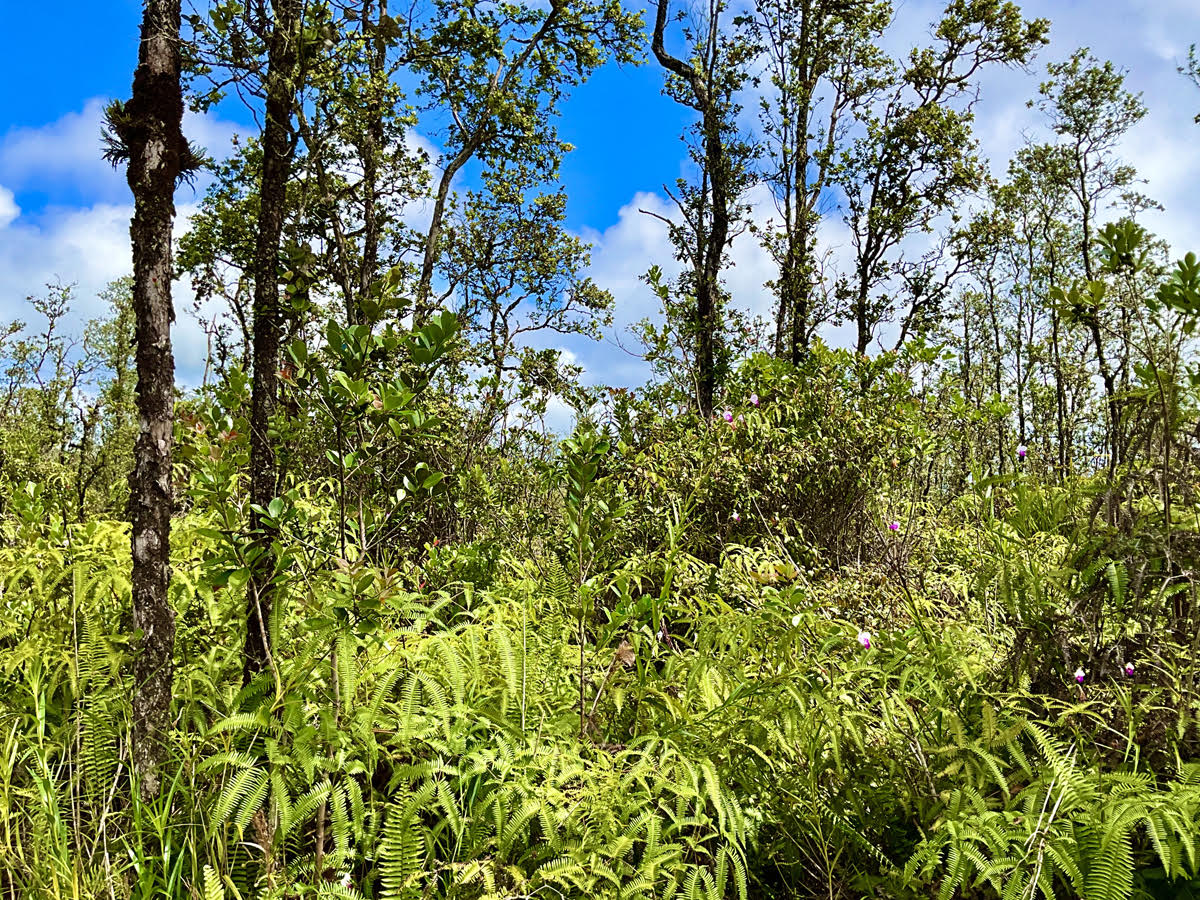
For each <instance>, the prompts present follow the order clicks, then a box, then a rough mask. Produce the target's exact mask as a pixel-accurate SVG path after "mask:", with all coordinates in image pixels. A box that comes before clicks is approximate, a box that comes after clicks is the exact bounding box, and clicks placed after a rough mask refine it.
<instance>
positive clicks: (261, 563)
mask: <svg viewBox="0 0 1200 900" xmlns="http://www.w3.org/2000/svg"><path fill="white" fill-rule="evenodd" d="M273 10H274V14H275V23H274V25H273V27H272V29H271V36H270V39H269V47H268V51H267V53H268V58H267V67H268V68H267V79H266V80H267V103H266V121H265V122H264V124H263V133H262V148H263V164H262V179H261V182H260V185H259V205H258V233H257V236H256V243H255V248H254V381H253V385H252V390H251V397H250V502H251V504H252V505H253V506H258V507H260V508H264V509H265V508H266V507H267V505H268V504H269V503H270V502H271V500H273V499H274V498H275V496H276V492H277V490H278V480H279V479H278V472H277V463H276V458H275V442H274V440H273V438H272V437H271V435H270V433H269V428H270V421H271V417H272V415H273V414H274V412H275V407H276V403H277V400H278V392H279V371H278V370H279V344H280V334H281V331H282V309H281V306H280V302H279V276H278V267H279V245H280V241H281V239H282V237H283V222H284V215H285V211H286V204H287V181H288V177H289V176H290V174H291V168H292V156H293V145H292V140H291V132H292V128H291V121H292V110H293V106H294V104H295V98H296V89H295V85H294V82H293V77H294V75H295V70H296V61H297V36H296V30H297V25H298V24H299V22H300V12H301V2H300V0H279V2H277V3H275V4H273ZM250 528H251V531H252V532H253V533H254V535H255V540H256V542H257V544H258V550H259V553H258V555H257V556H256V557H255V559H254V562H253V564H252V566H251V574H250V581H249V584H248V585H247V588H246V648H245V659H244V662H243V678H244V680H245V681H247V682H248V681H249V680H250V679H251V678H253V677H254V676H255V675H256V674H257V673H259V672H261V671H262V670H263V669H264V668H266V666H267V663H268V661H269V660H270V657H271V640H270V623H271V606H272V603H273V601H274V593H275V591H274V575H275V554H274V553H273V552H272V550H271V540H272V537H273V535H272V534H271V533H270V531H269V530H268V529H267V527H266V523H265V522H264V521H263V519H262V516H261V515H260V514H258V513H256V512H254V511H253V510H252V511H251V513H250Z"/></svg>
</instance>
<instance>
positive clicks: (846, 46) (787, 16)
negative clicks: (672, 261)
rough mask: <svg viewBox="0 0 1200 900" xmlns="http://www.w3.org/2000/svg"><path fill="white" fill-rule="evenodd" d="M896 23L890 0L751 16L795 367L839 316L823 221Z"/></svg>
mask: <svg viewBox="0 0 1200 900" xmlns="http://www.w3.org/2000/svg"><path fill="white" fill-rule="evenodd" d="M890 19H891V5H890V3H888V2H887V0H868V2H846V0H758V2H757V3H756V4H755V7H754V11H753V13H752V14H751V15H749V16H748V17H746V18H745V19H744V20H743V25H744V27H745V28H746V33H747V35H748V37H749V39H750V40H752V41H754V43H755V45H756V49H757V50H758V52H759V53H761V57H762V61H763V62H764V63H765V68H766V72H765V76H766V79H765V80H766V82H767V85H766V86H765V89H764V92H763V96H762V98H761V100H760V109H759V119H760V121H761V123H762V138H761V141H762V150H763V152H764V153H763V155H764V156H765V159H764V160H763V162H764V164H765V166H764V171H763V181H764V183H765V184H766V185H767V186H768V187H769V188H770V190H771V195H772V198H773V200H774V201H775V209H776V212H777V213H778V215H779V220H778V222H777V223H776V222H770V223H767V224H766V225H763V226H759V227H758V230H759V232H760V233H761V235H762V242H763V245H764V246H765V247H766V248H767V249H768V251H769V252H770V253H771V255H772V257H773V258H774V260H775V262H776V264H777V265H778V266H779V276H778V278H777V279H776V280H775V282H774V284H773V287H774V289H775V293H776V296H777V297H778V307H777V311H776V319H775V352H776V355H778V356H783V357H790V358H791V359H792V362H793V363H799V361H800V359H801V357H802V356H803V355H804V354H805V352H806V350H807V347H808V343H809V340H810V339H811V337H812V334H813V331H814V330H815V329H816V328H817V326H818V325H820V324H821V323H822V322H823V321H825V320H826V319H828V318H829V317H830V316H831V315H832V313H833V309H832V308H831V304H828V303H825V304H822V303H820V302H819V300H820V297H819V293H818V284H817V280H818V279H817V276H818V265H817V244H816V227H817V224H818V223H819V221H820V218H821V214H822V211H821V203H822V201H823V200H826V199H827V197H826V192H827V190H828V189H829V187H830V185H831V178H832V176H833V174H834V172H835V171H836V165H837V161H838V159H837V158H838V153H839V152H840V151H841V150H842V149H843V148H844V147H845V145H846V141H847V138H848V135H849V132H850V128H851V125H852V124H853V116H854V112H855V110H856V108H857V107H858V106H859V105H860V104H861V103H863V102H864V101H865V100H866V99H867V98H868V97H869V96H870V95H871V93H872V92H873V91H875V90H877V89H878V86H879V85H878V75H877V71H878V70H879V69H880V68H881V66H882V65H883V63H884V62H885V59H884V56H883V52H882V51H881V50H880V49H879V47H878V46H877V45H876V43H875V42H876V40H877V39H878V38H879V37H880V35H881V34H882V33H883V31H884V29H885V28H886V26H887V24H888V22H889V21H890Z"/></svg>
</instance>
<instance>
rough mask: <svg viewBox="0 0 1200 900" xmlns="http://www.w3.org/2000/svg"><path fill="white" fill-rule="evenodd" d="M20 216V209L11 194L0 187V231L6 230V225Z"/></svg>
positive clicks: (6, 189)
mask: <svg viewBox="0 0 1200 900" xmlns="http://www.w3.org/2000/svg"><path fill="white" fill-rule="evenodd" d="M20 214H21V207H19V206H17V200H16V197H14V196H13V192H12V191H10V190H9V189H8V188H6V187H4V186H3V185H0V229H3V228H7V227H8V224H9V223H10V222H11V221H12V220H13V219H15V218H16V217H17V216H19V215H20Z"/></svg>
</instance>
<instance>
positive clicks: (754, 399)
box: [750, 394, 758, 406]
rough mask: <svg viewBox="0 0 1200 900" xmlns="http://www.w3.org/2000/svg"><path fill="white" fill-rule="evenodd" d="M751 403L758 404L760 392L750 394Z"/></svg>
mask: <svg viewBox="0 0 1200 900" xmlns="http://www.w3.org/2000/svg"><path fill="white" fill-rule="evenodd" d="M750 405H751V406H758V394H751V395H750Z"/></svg>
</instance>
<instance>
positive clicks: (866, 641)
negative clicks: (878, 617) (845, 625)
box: [858, 631, 871, 650]
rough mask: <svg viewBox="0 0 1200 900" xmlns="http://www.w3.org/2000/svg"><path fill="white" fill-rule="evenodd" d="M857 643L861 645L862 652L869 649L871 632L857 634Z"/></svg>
mask: <svg viewBox="0 0 1200 900" xmlns="http://www.w3.org/2000/svg"><path fill="white" fill-rule="evenodd" d="M858 642H859V643H860V644H862V645H863V649H864V650H870V649H871V632H869V631H860V632H859V633H858Z"/></svg>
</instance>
